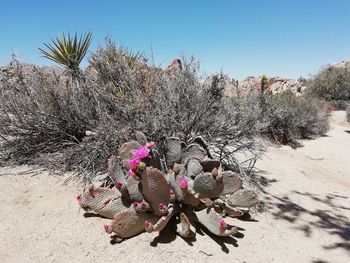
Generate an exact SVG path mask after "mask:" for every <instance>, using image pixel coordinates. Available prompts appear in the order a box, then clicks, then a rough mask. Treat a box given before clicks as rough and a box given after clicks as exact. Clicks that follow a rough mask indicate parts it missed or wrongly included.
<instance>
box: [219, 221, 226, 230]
mask: <svg viewBox="0 0 350 263" xmlns="http://www.w3.org/2000/svg"><path fill="white" fill-rule="evenodd" d="M219 225H220V227H221V228H223V229H226V228H227V224H226V222H225V221H224V219H220V220H219Z"/></svg>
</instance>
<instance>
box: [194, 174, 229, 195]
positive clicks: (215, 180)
mask: <svg viewBox="0 0 350 263" xmlns="http://www.w3.org/2000/svg"><path fill="white" fill-rule="evenodd" d="M193 190H194V191H196V192H198V193H199V195H200V197H201V198H206V197H209V198H217V197H220V195H221V194H222V192H223V190H224V183H223V177H222V174H220V175H217V174H215V173H202V174H200V175H198V176H197V177H196V178H195V179H194V182H193Z"/></svg>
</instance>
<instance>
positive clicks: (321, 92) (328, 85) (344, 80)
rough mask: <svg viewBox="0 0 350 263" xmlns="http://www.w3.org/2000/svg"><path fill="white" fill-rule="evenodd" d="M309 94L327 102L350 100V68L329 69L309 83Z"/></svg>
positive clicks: (323, 70) (322, 71)
mask: <svg viewBox="0 0 350 263" xmlns="http://www.w3.org/2000/svg"><path fill="white" fill-rule="evenodd" d="M306 85H307V87H308V88H307V94H308V95H311V96H315V97H318V98H320V99H324V100H327V101H339V100H340V101H341V100H343V101H348V100H350V68H348V67H345V68H337V67H327V68H324V69H322V70H321V71H320V72H319V73H317V74H316V75H315V76H313V77H312V78H310V79H309V80H308V81H307V84H306Z"/></svg>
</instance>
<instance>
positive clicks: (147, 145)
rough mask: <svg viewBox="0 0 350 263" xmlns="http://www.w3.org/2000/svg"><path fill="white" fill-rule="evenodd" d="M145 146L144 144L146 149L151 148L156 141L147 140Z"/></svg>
mask: <svg viewBox="0 0 350 263" xmlns="http://www.w3.org/2000/svg"><path fill="white" fill-rule="evenodd" d="M145 146H146V147H147V148H148V149H151V148H153V147H155V146H156V143H155V142H148V143H146V144H145Z"/></svg>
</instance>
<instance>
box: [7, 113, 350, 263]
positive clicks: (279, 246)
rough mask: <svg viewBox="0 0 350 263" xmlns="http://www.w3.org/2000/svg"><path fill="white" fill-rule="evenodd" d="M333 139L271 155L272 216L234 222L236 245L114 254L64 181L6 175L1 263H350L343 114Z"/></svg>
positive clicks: (148, 243) (125, 248)
mask: <svg viewBox="0 0 350 263" xmlns="http://www.w3.org/2000/svg"><path fill="white" fill-rule="evenodd" d="M331 120H332V127H331V131H330V132H329V133H328V136H327V137H323V138H318V139H316V140H311V141H305V142H304V145H305V147H303V148H299V149H297V150H293V149H291V148H290V147H270V148H269V151H268V153H267V155H266V157H265V158H264V159H263V160H261V161H260V162H259V163H258V167H259V168H260V169H262V170H263V171H264V173H263V176H264V178H265V180H264V182H265V185H266V186H265V187H264V189H265V193H262V194H261V196H260V198H261V199H262V200H265V202H266V203H267V207H266V208H265V210H264V211H263V212H261V213H258V214H257V215H254V220H251V221H242V220H234V221H233V223H234V224H235V225H237V226H239V227H241V231H240V234H239V235H238V236H237V237H234V238H224V239H222V238H212V237H209V236H208V235H207V234H203V233H202V234H200V233H197V237H196V238H197V240H196V241H195V242H193V243H191V242H186V241H184V240H183V239H181V238H180V237H178V236H174V235H172V234H169V233H165V234H162V235H161V237H160V238H159V237H157V236H158V235H157V234H156V233H152V234H146V233H145V234H141V235H139V236H137V237H134V238H131V239H129V240H126V241H124V242H123V243H121V244H116V245H111V244H110V243H109V238H108V235H106V234H105V232H104V230H103V227H102V226H103V224H104V223H106V222H109V221H110V220H108V219H103V218H99V217H89V218H85V217H84V216H83V214H84V213H83V211H82V210H79V208H78V205H77V203H76V201H75V200H74V196H75V195H76V193H78V192H79V190H80V189H81V187H79V186H78V185H76V184H75V183H69V184H68V185H63V181H64V177H58V176H54V175H50V176H48V175H47V173H40V174H39V175H36V176H33V177H32V176H31V174H23V172H24V171H26V170H28V168H27V167H17V168H15V169H11V168H1V169H0V185H1V188H2V191H1V194H0V204H1V210H0V261H1V262H111V261H117V262H220V261H226V262H350V261H349V259H350V252H349V251H350V223H349V221H350V202H349V200H350V178H349V173H350V152H349V149H350V134H349V133H348V132H346V131H349V130H350V125H348V124H346V123H345V121H344V120H345V114H344V112H335V113H334V114H333V116H332V119H331Z"/></svg>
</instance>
